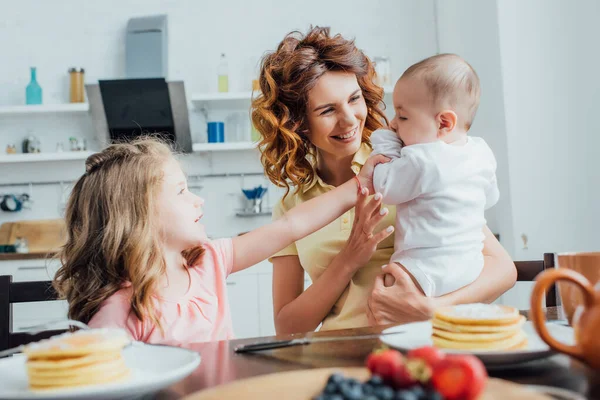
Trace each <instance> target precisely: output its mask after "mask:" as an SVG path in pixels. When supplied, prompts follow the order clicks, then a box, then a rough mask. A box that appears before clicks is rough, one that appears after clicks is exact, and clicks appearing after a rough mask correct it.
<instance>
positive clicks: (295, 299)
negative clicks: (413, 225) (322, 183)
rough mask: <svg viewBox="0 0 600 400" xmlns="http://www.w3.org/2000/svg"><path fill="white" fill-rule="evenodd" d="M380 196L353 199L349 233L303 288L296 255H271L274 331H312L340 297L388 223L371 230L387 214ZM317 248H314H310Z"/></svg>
mask: <svg viewBox="0 0 600 400" xmlns="http://www.w3.org/2000/svg"><path fill="white" fill-rule="evenodd" d="M387 212H388V211H387V209H385V208H384V209H383V210H381V196H377V195H376V196H373V198H372V199H371V200H369V201H367V199H366V196H362V195H361V196H360V198H359V200H358V202H357V203H356V209H355V213H354V222H353V224H352V231H351V232H350V237H349V239H348V240H347V241H346V244H345V245H344V248H343V249H342V250H341V251H340V252H339V253H338V254H337V255H336V256H335V257H334V258H333V260H332V261H331V262H330V263H329V265H328V266H327V268H326V269H325V271H324V272H323V274H321V275H320V276H319V278H318V279H315V280H314V282H313V284H312V285H311V286H310V287H309V288H308V289H306V291H304V268H302V265H301V264H300V259H299V258H298V256H297V255H289V256H281V257H275V258H274V259H273V316H274V318H275V329H276V330H277V333H278V334H282V333H296V332H308V331H314V330H315V329H316V328H317V326H319V324H320V323H321V322H322V321H323V320H324V319H325V317H326V316H327V314H329V312H330V311H331V309H332V308H333V306H334V305H335V303H336V301H337V300H338V299H339V298H340V296H341V295H342V293H343V292H344V290H345V289H346V287H347V286H348V283H349V282H350V280H351V279H352V276H354V274H355V273H356V271H357V270H358V269H359V268H361V267H362V266H363V265H365V264H366V263H367V262H368V261H369V259H370V258H371V257H372V255H373V253H374V252H375V250H376V249H377V245H378V244H379V243H380V242H381V241H382V240H383V239H385V238H387V237H388V236H390V235H391V234H392V232H393V229H391V228H392V227H388V228H386V229H383V230H382V231H380V232H374V231H373V230H374V229H375V227H376V226H377V224H379V223H380V222H381V221H382V220H383V218H385V216H386V215H387ZM313 251H318V249H313Z"/></svg>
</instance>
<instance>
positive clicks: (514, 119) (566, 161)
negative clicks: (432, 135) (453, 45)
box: [497, 0, 600, 259]
mask: <svg viewBox="0 0 600 400" xmlns="http://www.w3.org/2000/svg"><path fill="white" fill-rule="evenodd" d="M497 5H498V16H499V31H500V50H501V55H502V68H503V78H504V85H505V86H504V88H505V91H504V94H505V110H506V111H505V112H506V122H507V143H508V155H509V163H508V164H509V175H510V179H511V189H512V190H511V193H510V195H511V202H512V211H513V215H512V217H513V224H514V229H515V238H514V239H515V253H514V256H515V257H516V258H518V259H527V258H537V257H539V255H540V254H541V253H543V252H548V251H581V250H599V249H600V238H599V237H598V233H597V228H598V226H599V224H598V223H599V222H600V213H599V212H598V208H597V207H598V204H600V187H599V186H598V182H599V180H598V178H599V173H598V171H600V158H599V157H598V156H597V155H596V153H597V151H598V148H599V145H600V138H599V136H598V127H597V107H598V105H600V103H599V101H598V94H599V93H600V78H599V77H598V64H599V63H600V55H599V53H598V52H597V51H596V50H597V46H598V43H597V38H598V31H597V29H596V28H595V25H596V21H597V20H598V17H600V3H599V2H597V1H595V0H581V1H577V2H565V1H560V0H549V1H547V0H534V1H526V2H521V1H516V0H508V1H505V0H502V1H498V2H497ZM540 9H543V10H544V12H540ZM595 114H596V115H595ZM521 234H526V235H527V237H528V245H527V247H528V249H525V248H524V246H523V242H522V241H521V238H520V236H521Z"/></svg>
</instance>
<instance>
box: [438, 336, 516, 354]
mask: <svg viewBox="0 0 600 400" xmlns="http://www.w3.org/2000/svg"><path fill="white" fill-rule="evenodd" d="M431 340H432V341H433V344H434V346H436V347H440V348H444V349H453V350H511V349H515V348H522V347H523V346H526V345H527V335H525V333H524V332H517V333H516V334H515V335H513V336H511V337H508V338H504V339H499V340H492V341H472V342H468V341H456V340H449V339H445V338H441V337H439V336H435V335H434V336H432V337H431Z"/></svg>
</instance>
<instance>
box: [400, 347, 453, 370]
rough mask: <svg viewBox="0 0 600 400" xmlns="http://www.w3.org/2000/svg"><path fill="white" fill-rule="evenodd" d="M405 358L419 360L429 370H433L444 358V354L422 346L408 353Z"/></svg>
mask: <svg viewBox="0 0 600 400" xmlns="http://www.w3.org/2000/svg"><path fill="white" fill-rule="evenodd" d="M407 357H408V358H409V359H421V360H423V361H425V363H426V364H427V365H429V366H430V367H431V368H435V366H436V365H437V364H438V363H439V362H440V361H441V360H443V359H444V357H446V354H445V353H444V352H442V351H441V350H440V349H438V348H436V347H433V346H423V347H419V348H417V349H413V350H411V351H409V352H408V354H407Z"/></svg>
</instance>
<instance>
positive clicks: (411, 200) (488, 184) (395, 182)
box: [371, 129, 499, 296]
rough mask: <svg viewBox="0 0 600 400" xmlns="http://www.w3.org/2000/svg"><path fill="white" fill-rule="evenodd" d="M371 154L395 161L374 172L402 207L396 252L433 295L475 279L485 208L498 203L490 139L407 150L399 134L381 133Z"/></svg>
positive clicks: (389, 199)
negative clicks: (488, 143)
mask: <svg viewBox="0 0 600 400" xmlns="http://www.w3.org/2000/svg"><path fill="white" fill-rule="evenodd" d="M371 142H372V144H373V153H372V155H375V154H383V155H386V156H388V157H390V158H391V159H392V161H390V162H389V163H386V164H379V165H378V166H377V167H376V168H375V173H374V175H373V185H374V188H375V191H376V192H379V193H381V194H382V195H383V203H384V204H390V205H396V226H395V228H396V230H395V242H394V254H393V256H392V259H391V260H390V261H392V262H397V263H400V264H402V265H403V266H404V267H405V268H406V269H407V270H408V271H409V272H410V273H411V274H412V276H413V277H414V278H415V279H416V281H417V282H418V283H419V285H420V286H421V289H423V292H425V295H427V296H441V295H443V294H446V293H450V292H453V291H455V290H457V289H460V288H461V287H463V286H465V285H468V284H469V283H471V282H473V281H474V280H475V279H477V277H478V276H479V274H480V272H481V270H482V269H483V254H482V252H481V251H482V249H483V239H484V235H483V231H482V230H483V227H484V225H485V224H486V221H485V217H484V210H486V209H488V208H490V207H492V206H493V205H494V204H496V202H497V201H498V197H499V192H498V186H497V183H496V159H495V157H494V154H493V153H492V150H491V149H490V148H489V146H488V145H487V143H486V142H485V141H484V140H483V139H481V138H478V137H473V136H468V137H467V143H466V144H464V145H451V144H447V143H445V142H443V141H441V140H439V141H436V142H432V143H423V144H414V145H410V146H405V147H402V142H401V141H400V139H399V138H398V137H397V136H396V133H395V132H393V131H388V130H383V129H380V130H377V131H375V132H374V133H373V135H372V136H371Z"/></svg>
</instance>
